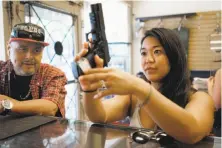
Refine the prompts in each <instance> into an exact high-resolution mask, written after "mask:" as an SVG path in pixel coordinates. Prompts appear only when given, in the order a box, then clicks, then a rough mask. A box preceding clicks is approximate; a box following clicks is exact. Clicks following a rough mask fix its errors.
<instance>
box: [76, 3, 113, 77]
mask: <svg viewBox="0 0 222 148" xmlns="http://www.w3.org/2000/svg"><path fill="white" fill-rule="evenodd" d="M89 18H90V24H91V31H90V32H89V33H86V41H88V42H90V43H91V47H89V50H88V53H87V54H86V55H85V56H84V57H82V58H81V59H80V60H79V61H78V62H73V63H72V71H73V75H74V77H75V78H76V79H78V77H79V76H81V75H83V74H84V73H83V71H85V70H87V69H90V68H95V67H96V63H95V61H94V56H95V55H96V54H97V55H98V56H99V57H100V58H102V59H103V62H104V64H103V67H105V66H107V65H108V62H109V61H110V55H109V50H108V43H107V40H106V33H105V24H104V19H103V11H102V4H101V3H98V4H92V5H91V13H89ZM89 34H91V35H92V40H91V41H89V38H88V36H89Z"/></svg>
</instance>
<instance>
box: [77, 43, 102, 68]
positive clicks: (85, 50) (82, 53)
mask: <svg viewBox="0 0 222 148" xmlns="http://www.w3.org/2000/svg"><path fill="white" fill-rule="evenodd" d="M88 47H89V44H88V42H84V43H83V49H82V50H81V51H80V53H78V54H77V55H76V56H75V58H74V61H75V62H77V61H79V60H80V59H81V58H82V57H83V56H85V55H86V54H87V53H88ZM94 60H95V63H96V68H102V67H103V59H101V58H100V57H99V56H98V55H95V56H94Z"/></svg>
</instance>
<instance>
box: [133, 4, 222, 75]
mask: <svg viewBox="0 0 222 148" xmlns="http://www.w3.org/2000/svg"><path fill="white" fill-rule="evenodd" d="M132 5H133V8H132V9H133V20H132V24H133V49H132V60H133V61H132V71H133V74H136V73H137V72H138V71H141V66H140V65H141V64H140V53H139V48H140V40H139V39H138V38H136V37H135V18H137V17H150V16H161V15H171V14H180V13H193V12H206V11H218V10H221V1H220V0H217V1H216V0H213V1H212V2H211V1H200V0H196V1H194V0H190V1H185V0H184V1H169V0H167V1H166V0H163V1H159V0H158V1H151V0H149V1H133V4H132Z"/></svg>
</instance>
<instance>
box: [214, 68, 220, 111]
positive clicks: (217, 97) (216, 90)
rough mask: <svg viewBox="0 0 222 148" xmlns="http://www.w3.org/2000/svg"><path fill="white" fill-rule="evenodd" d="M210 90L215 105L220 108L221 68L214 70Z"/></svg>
mask: <svg viewBox="0 0 222 148" xmlns="http://www.w3.org/2000/svg"><path fill="white" fill-rule="evenodd" d="M212 92H213V93H212V97H213V100H214V104H215V107H216V109H219V108H221V69H220V70H218V71H217V72H216V75H215V78H214V86H213V91H212Z"/></svg>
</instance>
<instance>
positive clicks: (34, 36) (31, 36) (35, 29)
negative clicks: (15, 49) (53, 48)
mask: <svg viewBox="0 0 222 148" xmlns="http://www.w3.org/2000/svg"><path fill="white" fill-rule="evenodd" d="M44 40H45V31H44V29H43V28H42V27H40V26H38V25H35V24H32V23H21V24H16V25H15V26H14V27H13V28H12V32H11V38H10V40H9V42H12V41H29V42H36V43H40V44H43V45H44V46H48V45H49V43H46V42H44Z"/></svg>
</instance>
